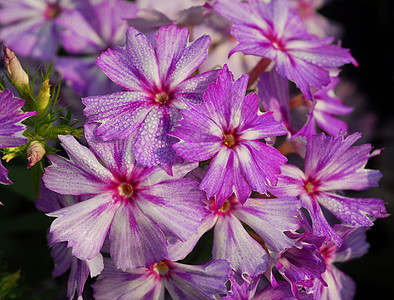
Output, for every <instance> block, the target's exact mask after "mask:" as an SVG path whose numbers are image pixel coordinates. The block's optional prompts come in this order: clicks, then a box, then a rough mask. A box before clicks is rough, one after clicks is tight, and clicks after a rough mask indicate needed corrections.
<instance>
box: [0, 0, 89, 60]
mask: <svg viewBox="0 0 394 300" xmlns="http://www.w3.org/2000/svg"><path fill="white" fill-rule="evenodd" d="M0 4H1V8H0V24H2V25H3V26H2V28H0V40H3V41H4V42H5V43H6V44H7V45H9V46H10V47H11V48H13V49H14V51H15V52H16V53H18V54H20V55H22V56H31V57H35V58H39V59H43V60H51V59H53V58H54V56H55V54H56V51H57V49H58V47H59V43H60V30H61V27H59V25H58V24H57V20H58V19H59V18H62V17H63V16H64V15H66V14H67V13H68V12H70V11H73V10H74V9H82V8H83V7H86V5H87V1H86V0H83V1H75V0H43V1H34V0H14V1H8V0H0Z"/></svg>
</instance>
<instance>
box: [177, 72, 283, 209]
mask: <svg viewBox="0 0 394 300" xmlns="http://www.w3.org/2000/svg"><path fill="white" fill-rule="evenodd" d="M247 82H248V76H246V75H244V76H242V77H241V78H239V79H238V80H237V81H236V82H233V77H232V74H231V72H230V71H229V70H228V67H227V65H224V67H223V70H221V71H220V72H219V73H218V79H217V82H216V83H212V84H210V85H209V87H208V89H207V91H206V92H205V94H204V102H203V103H202V104H201V105H195V106H192V107H191V108H190V110H184V111H182V112H181V114H182V116H183V119H182V120H180V121H179V124H180V126H177V127H175V129H174V131H173V132H171V133H170V134H171V136H174V137H177V138H179V139H180V140H181V141H180V142H179V143H177V144H175V145H174V146H173V147H174V149H175V150H176V152H177V154H178V155H179V156H181V157H183V158H184V159H186V160H188V161H195V162H197V161H203V160H207V159H210V158H212V161H211V163H210V166H209V169H208V172H207V174H206V176H205V177H204V179H203V180H202V182H201V183H200V189H203V190H204V191H206V193H207V198H211V197H213V196H216V201H217V206H218V207H221V206H222V205H223V203H224V201H225V200H226V199H227V198H228V197H230V196H231V194H232V193H233V191H234V192H235V194H236V196H237V198H238V199H239V201H240V202H241V203H244V202H245V201H246V199H247V198H248V197H249V195H250V193H251V189H253V190H255V191H258V192H259V193H266V191H267V190H266V185H275V184H276V181H277V176H278V175H279V174H280V168H281V166H282V165H283V164H284V163H285V162H286V158H285V157H284V156H283V155H282V154H280V152H279V151H278V150H276V149H275V148H273V147H270V146H267V145H266V144H264V143H263V142H260V141H259V140H261V139H263V138H267V137H270V136H277V135H282V134H285V133H286V131H285V130H284V128H283V125H282V124H281V123H279V122H276V121H275V120H274V118H273V117H272V113H264V114H260V113H259V105H258V97H257V95H256V94H253V93H251V94H249V95H248V96H246V97H245V96H244V95H245V92H246V86H247Z"/></svg>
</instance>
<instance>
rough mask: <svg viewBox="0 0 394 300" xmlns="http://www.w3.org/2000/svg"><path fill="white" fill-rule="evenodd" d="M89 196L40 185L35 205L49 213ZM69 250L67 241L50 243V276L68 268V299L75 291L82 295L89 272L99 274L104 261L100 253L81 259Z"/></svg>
mask: <svg viewBox="0 0 394 300" xmlns="http://www.w3.org/2000/svg"><path fill="white" fill-rule="evenodd" d="M89 198H90V197H89V196H88V197H84V196H70V195H60V194H57V193H55V192H52V191H50V190H48V189H46V188H45V187H44V185H41V188H40V198H38V199H37V201H36V207H37V208H38V209H39V210H41V211H43V212H47V213H49V212H53V211H56V210H59V209H61V208H64V207H67V206H70V205H73V204H75V203H78V202H80V201H83V200H87V199H89ZM47 239H48V241H50V240H51V235H50V234H48V236H47ZM71 252H72V249H71V248H67V242H60V243H56V244H54V245H52V251H51V256H52V258H53V259H54V263H55V268H54V270H53V272H52V276H53V277H57V276H60V275H62V274H64V273H65V272H67V271H68V270H69V269H70V274H69V276H68V282H67V297H68V298H69V299H74V295H75V293H76V294H77V296H78V297H82V293H83V289H84V286H85V283H86V280H87V278H88V276H89V274H90V276H91V277H95V276H97V275H98V274H100V273H101V271H102V270H103V268H104V262H103V257H102V255H101V254H100V253H99V254H97V255H96V256H95V257H94V258H93V259H91V260H87V261H83V260H80V259H78V258H76V257H75V256H73V255H72V254H71ZM78 299H79V298H78Z"/></svg>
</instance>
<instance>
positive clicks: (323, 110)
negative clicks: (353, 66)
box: [293, 77, 353, 138]
mask: <svg viewBox="0 0 394 300" xmlns="http://www.w3.org/2000/svg"><path fill="white" fill-rule="evenodd" d="M338 82H339V78H338V77H332V78H331V82H330V84H329V85H327V86H326V87H324V88H322V89H320V90H318V91H317V92H315V93H313V101H312V102H311V101H308V100H306V101H305V104H306V106H307V108H308V110H309V113H308V120H307V121H306V123H305V125H304V126H303V127H302V128H301V129H300V130H299V131H298V132H297V133H295V134H294V135H293V137H297V136H305V137H306V138H310V137H311V136H312V135H314V134H316V125H319V127H320V128H322V129H323V130H324V131H325V132H327V133H328V134H329V135H332V136H335V137H338V136H339V135H340V134H341V132H343V131H344V132H347V131H348V125H347V124H346V123H345V122H344V121H342V120H340V119H338V118H335V117H334V115H347V114H349V113H350V112H351V111H352V110H353V108H352V107H349V106H346V105H343V104H342V100H341V99H340V98H338V97H336V96H335V94H334V88H335V86H336V85H337V84H338Z"/></svg>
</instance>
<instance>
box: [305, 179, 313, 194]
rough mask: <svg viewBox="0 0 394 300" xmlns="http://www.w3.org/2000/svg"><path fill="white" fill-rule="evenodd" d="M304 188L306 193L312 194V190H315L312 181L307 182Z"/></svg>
mask: <svg viewBox="0 0 394 300" xmlns="http://www.w3.org/2000/svg"><path fill="white" fill-rule="evenodd" d="M305 190H306V191H307V192H308V194H313V193H314V191H315V186H314V185H313V183H311V182H308V183H307V184H306V185H305Z"/></svg>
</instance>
